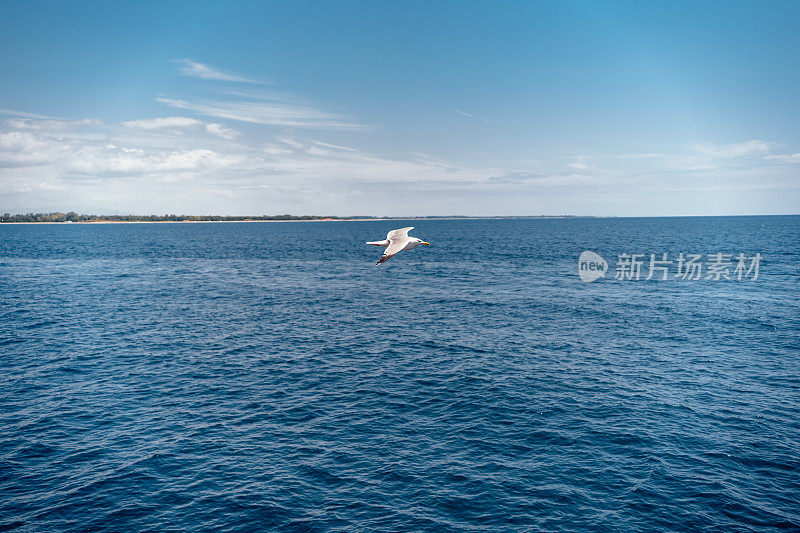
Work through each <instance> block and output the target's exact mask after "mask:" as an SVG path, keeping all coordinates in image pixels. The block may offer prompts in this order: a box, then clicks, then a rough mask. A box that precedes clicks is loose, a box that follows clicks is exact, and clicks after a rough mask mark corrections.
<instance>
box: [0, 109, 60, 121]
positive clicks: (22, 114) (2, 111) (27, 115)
mask: <svg viewBox="0 0 800 533" xmlns="http://www.w3.org/2000/svg"><path fill="white" fill-rule="evenodd" d="M0 115H9V116H12V117H23V118H46V119H49V118H50V117H47V116H45V115H38V114H36V113H26V112H24V111H14V110H13V109H0Z"/></svg>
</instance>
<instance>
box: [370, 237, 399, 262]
mask: <svg viewBox="0 0 800 533" xmlns="http://www.w3.org/2000/svg"><path fill="white" fill-rule="evenodd" d="M405 245H406V239H397V240H392V239H389V246H387V247H386V249H385V250H384V251H383V255H382V256H381V258H380V259H379V260H378V262H377V263H375V264H376V265H380V264H381V263H383V262H384V261H386V260H388V259H391V258H392V256H394V255H395V254H397V252H399V251H400V250H402V249H403V248H404V247H405Z"/></svg>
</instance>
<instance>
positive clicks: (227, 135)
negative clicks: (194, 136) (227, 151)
mask: <svg viewBox="0 0 800 533" xmlns="http://www.w3.org/2000/svg"><path fill="white" fill-rule="evenodd" d="M206 131H207V132H208V133H210V134H212V135H216V136H217V137H222V138H223V139H228V140H232V139H235V138H236V137H238V136H240V135H241V133H239V132H238V131H236V130H235V129H232V128H226V127H225V126H223V125H222V124H217V123H211V124H206Z"/></svg>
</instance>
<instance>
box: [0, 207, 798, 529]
mask: <svg viewBox="0 0 800 533" xmlns="http://www.w3.org/2000/svg"><path fill="white" fill-rule="evenodd" d="M402 226H417V228H416V230H415V231H413V232H412V234H413V235H416V236H419V237H421V238H424V239H425V240H427V241H429V242H431V243H432V246H431V247H430V248H428V247H421V248H418V249H416V250H413V251H410V252H403V253H401V254H399V255H398V256H396V257H395V258H393V259H391V260H390V261H388V262H387V263H385V264H384V265H381V266H380V267H375V266H374V262H375V261H376V260H377V258H378V257H379V255H380V249H377V248H373V247H369V246H365V245H364V242H365V241H367V240H375V239H380V238H382V237H383V235H385V233H386V232H387V231H388V230H390V229H393V228H397V227H402ZM799 234H800V217H722V218H651V219H581V218H576V219H552V220H416V221H370V222H286V223H206V224H94V225H80V224H72V225H4V226H0V305H2V308H0V317H2V318H0V325H1V326H2V329H1V330H0V347H1V351H0V385H2V387H1V388H0V530H14V531H21V532H23V531H25V532H27V531H193V532H194V531H242V532H244V531H259V530H262V531H267V530H282V531H309V532H315V531H514V532H516V531H602V532H607V531H769V530H800V375H798V374H799V371H800V303H798V289H799V288H800V239H798V235H799ZM583 250H593V251H595V252H598V253H600V254H601V255H602V256H603V257H605V258H606V259H608V260H609V261H610V262H611V263H612V268H613V263H614V259H615V258H616V256H617V254H623V253H628V254H632V253H643V254H650V253H656V254H659V255H660V254H662V253H668V254H669V257H670V258H674V257H676V256H677V255H678V254H679V253H680V252H685V253H701V254H704V256H705V255H706V254H712V253H717V252H724V253H730V254H734V255H735V254H738V253H745V254H747V255H748V256H752V255H753V254H755V253H761V254H762V256H763V260H762V262H761V264H760V272H759V277H758V279H757V280H752V279H751V280H743V281H736V280H735V279H734V280H730V281H727V280H720V281H713V280H698V281H692V280H680V279H678V280H676V279H668V280H665V281H664V280H660V279H659V280H656V279H651V280H645V279H640V280H638V281H636V280H615V279H614V273H613V271H612V272H609V274H608V275H607V276H606V278H605V279H600V280H598V281H596V282H594V283H583V282H582V281H581V280H580V279H579V277H578V275H577V258H578V255H579V254H580V253H581V252H582V251H583ZM648 257H649V256H648ZM645 266H647V265H645ZM673 272H674V271H673ZM644 277H645V276H644V275H643V276H642V278H644Z"/></svg>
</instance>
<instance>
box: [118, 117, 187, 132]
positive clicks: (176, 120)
mask: <svg viewBox="0 0 800 533" xmlns="http://www.w3.org/2000/svg"><path fill="white" fill-rule="evenodd" d="M201 124H202V122H200V121H199V120H197V119H194V118H189V117H160V118H147V119H141V120H129V121H127V122H123V123H122V125H123V126H126V127H128V128H141V129H145V130H154V129H159V128H191V127H194V126H199V125H201Z"/></svg>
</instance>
